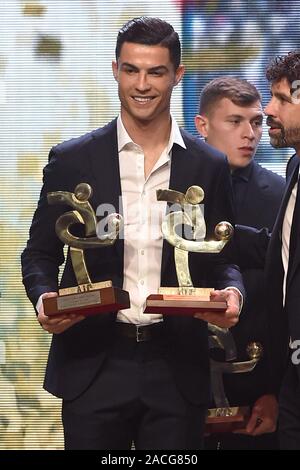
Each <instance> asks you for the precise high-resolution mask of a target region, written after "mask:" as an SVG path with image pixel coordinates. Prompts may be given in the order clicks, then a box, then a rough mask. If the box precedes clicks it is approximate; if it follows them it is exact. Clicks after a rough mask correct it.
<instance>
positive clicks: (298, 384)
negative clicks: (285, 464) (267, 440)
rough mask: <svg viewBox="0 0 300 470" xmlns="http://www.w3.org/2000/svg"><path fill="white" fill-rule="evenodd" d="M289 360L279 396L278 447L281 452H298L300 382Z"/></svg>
mask: <svg viewBox="0 0 300 470" xmlns="http://www.w3.org/2000/svg"><path fill="white" fill-rule="evenodd" d="M298 367H299V366H295V365H294V364H293V363H292V362H291V360H290V362H289V365H288V368H287V372H286V374H285V377H284V380H283V384H282V387H281V390H280V396H279V445H280V449H282V450H300V380H299V372H298V371H297V368H298Z"/></svg>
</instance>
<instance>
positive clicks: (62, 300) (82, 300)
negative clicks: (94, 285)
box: [57, 291, 101, 310]
mask: <svg viewBox="0 0 300 470" xmlns="http://www.w3.org/2000/svg"><path fill="white" fill-rule="evenodd" d="M94 304H101V296H100V292H99V291H96V292H93V291H91V292H86V293H80V294H73V295H70V296H65V297H58V298H57V308H58V310H66V309H69V308H76V307H86V306H88V305H94Z"/></svg>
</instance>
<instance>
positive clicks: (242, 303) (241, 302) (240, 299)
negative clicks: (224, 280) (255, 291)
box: [225, 286, 244, 315]
mask: <svg viewBox="0 0 300 470" xmlns="http://www.w3.org/2000/svg"><path fill="white" fill-rule="evenodd" d="M229 289H230V290H234V291H236V293H237V294H238V296H239V302H240V309H239V315H240V313H241V311H242V308H243V305H244V297H243V294H242V293H241V291H240V290H239V289H238V288H237V287H233V286H232V287H231V286H228V287H225V290H229Z"/></svg>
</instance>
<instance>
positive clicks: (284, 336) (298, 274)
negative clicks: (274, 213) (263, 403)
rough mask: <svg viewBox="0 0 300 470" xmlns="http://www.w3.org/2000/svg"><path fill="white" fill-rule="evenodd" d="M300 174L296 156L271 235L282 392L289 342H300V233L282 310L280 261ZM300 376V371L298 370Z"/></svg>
mask: <svg viewBox="0 0 300 470" xmlns="http://www.w3.org/2000/svg"><path fill="white" fill-rule="evenodd" d="M298 171H299V157H298V156H297V155H294V156H293V157H292V158H291V159H290V161H289V163H288V166H287V184H286V191H285V193H284V197H283V200H282V204H281V207H280V210H279V213H278V217H277V220H276V223H275V226H274V229H273V232H272V236H271V240H270V243H269V248H268V253H267V259H266V280H267V291H266V295H267V300H268V313H269V330H270V335H271V347H272V358H271V359H272V379H273V380H274V384H275V386H276V387H277V389H279V387H280V383H281V381H282V377H283V373H284V370H285V368H286V364H287V359H288V344H289V338H291V339H292V340H297V339H300V316H299V305H300V269H299V268H300V238H299V237H300V232H299V228H298V230H297V231H298V232H299V233H297V237H298V243H297V248H296V252H295V253H294V254H293V255H292V256H291V258H292V260H293V266H292V271H291V275H290V276H289V280H288V283H287V286H286V300H285V307H284V308H283V306H282V303H283V288H282V286H283V277H284V270H283V265H282V259H281V248H282V242H281V231H282V223H283V219H284V215H285V212H286V208H287V204H288V201H289V198H290V195H291V191H292V189H293V186H294V183H295V178H297V174H298ZM297 369H298V372H299V374H300V368H299V366H298V367H297Z"/></svg>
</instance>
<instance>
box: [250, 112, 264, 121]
mask: <svg viewBox="0 0 300 470" xmlns="http://www.w3.org/2000/svg"><path fill="white" fill-rule="evenodd" d="M256 119H260V120H261V121H263V119H264V115H263V113H262V112H261V113H257V114H256V115H255V116H254V117H253V118H252V119H251V121H255V120H256Z"/></svg>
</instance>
